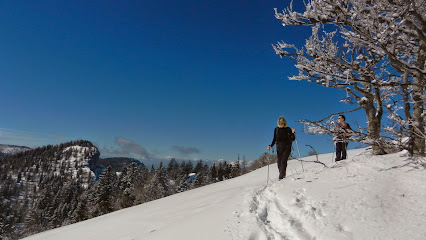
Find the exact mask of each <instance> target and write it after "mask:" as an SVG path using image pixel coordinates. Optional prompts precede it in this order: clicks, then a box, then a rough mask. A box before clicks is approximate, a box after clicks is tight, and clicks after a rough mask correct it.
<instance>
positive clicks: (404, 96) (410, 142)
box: [401, 70, 414, 155]
mask: <svg viewBox="0 0 426 240" xmlns="http://www.w3.org/2000/svg"><path fill="white" fill-rule="evenodd" d="M409 84H410V81H409V80H408V70H407V71H405V73H404V82H403V85H402V87H401V91H402V93H401V95H402V100H403V101H404V113H405V119H406V120H407V122H408V123H409V125H408V126H406V127H407V128H408V130H407V134H408V137H409V140H408V143H407V144H405V145H404V144H403V145H404V148H405V149H407V150H408V152H409V153H410V155H413V149H414V135H413V125H412V124H410V123H411V122H412V121H413V117H412V116H411V106H410V93H409V92H408V89H407V88H408V85H409ZM402 127H405V126H402ZM402 131H403V130H402Z"/></svg>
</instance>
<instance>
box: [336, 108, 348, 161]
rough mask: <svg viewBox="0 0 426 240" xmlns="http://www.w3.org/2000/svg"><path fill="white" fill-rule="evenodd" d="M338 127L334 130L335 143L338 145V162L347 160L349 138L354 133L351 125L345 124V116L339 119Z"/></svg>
mask: <svg viewBox="0 0 426 240" xmlns="http://www.w3.org/2000/svg"><path fill="white" fill-rule="evenodd" d="M337 121H338V123H337V125H336V128H335V129H334V137H333V141H334V143H335V144H336V162H337V161H340V160H343V159H346V149H347V148H348V144H349V140H348V139H349V137H350V136H351V135H352V133H353V131H352V128H351V126H349V123H345V116H343V115H340V116H339V117H338V118H337Z"/></svg>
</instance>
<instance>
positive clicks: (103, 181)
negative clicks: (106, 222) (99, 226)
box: [95, 166, 115, 215]
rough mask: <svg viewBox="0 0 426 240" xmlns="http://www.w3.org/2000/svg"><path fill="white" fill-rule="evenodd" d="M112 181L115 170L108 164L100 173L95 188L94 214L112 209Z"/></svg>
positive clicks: (100, 213)
mask: <svg viewBox="0 0 426 240" xmlns="http://www.w3.org/2000/svg"><path fill="white" fill-rule="evenodd" d="M114 182H115V172H113V171H112V168H111V167H110V166H108V167H107V169H106V170H105V171H104V172H103V173H102V175H101V176H100V179H99V183H98V185H97V188H96V195H95V206H96V207H95V212H96V214H95V215H102V214H106V213H109V212H112V211H113V210H114V207H113V206H114V203H113V198H114V194H115V191H114Z"/></svg>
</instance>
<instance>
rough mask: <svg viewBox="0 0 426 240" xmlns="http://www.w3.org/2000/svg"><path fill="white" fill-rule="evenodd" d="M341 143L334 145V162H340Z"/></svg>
mask: <svg viewBox="0 0 426 240" xmlns="http://www.w3.org/2000/svg"><path fill="white" fill-rule="evenodd" d="M342 145H343V143H342V142H337V143H336V162H337V161H340V160H342V150H343V149H342V148H343V146H342Z"/></svg>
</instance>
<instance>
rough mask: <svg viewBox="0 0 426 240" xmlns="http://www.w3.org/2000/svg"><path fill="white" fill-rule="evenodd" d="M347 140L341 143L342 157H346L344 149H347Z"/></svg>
mask: <svg viewBox="0 0 426 240" xmlns="http://www.w3.org/2000/svg"><path fill="white" fill-rule="evenodd" d="M348 144H349V143H348V142H347V143H342V147H343V149H342V159H346V149H348Z"/></svg>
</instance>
